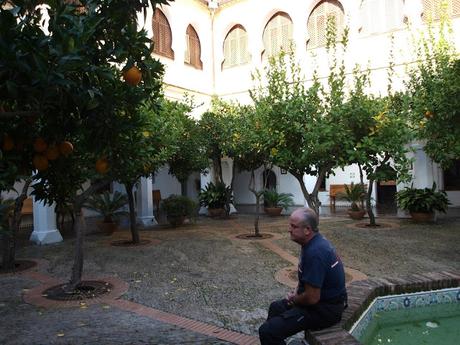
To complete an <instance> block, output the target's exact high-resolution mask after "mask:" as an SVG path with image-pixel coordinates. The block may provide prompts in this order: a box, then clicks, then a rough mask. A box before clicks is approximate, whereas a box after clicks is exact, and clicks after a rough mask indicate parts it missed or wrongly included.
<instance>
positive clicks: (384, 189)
mask: <svg viewBox="0 0 460 345" xmlns="http://www.w3.org/2000/svg"><path fill="white" fill-rule="evenodd" d="M377 207H378V208H379V209H380V210H382V211H388V212H390V211H391V212H394V211H395V210H397V205H396V182H395V181H378V182H377Z"/></svg>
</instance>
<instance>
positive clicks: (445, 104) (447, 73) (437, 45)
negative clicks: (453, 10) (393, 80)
mask: <svg viewBox="0 0 460 345" xmlns="http://www.w3.org/2000/svg"><path fill="white" fill-rule="evenodd" d="M443 12H444V13H443V14H442V15H441V21H440V23H439V26H438V32H436V33H435V32H434V27H433V26H431V25H429V26H428V32H427V34H425V35H424V36H422V37H421V39H420V42H419V43H418V46H417V50H416V51H417V64H416V66H415V67H414V68H413V69H412V70H411V71H410V73H409V80H408V82H407V87H408V92H409V95H410V97H411V102H410V107H409V115H410V119H411V120H412V126H413V128H414V129H415V130H416V133H417V136H418V139H420V140H422V141H423V143H424V144H425V147H424V150H425V152H426V153H427V155H428V156H429V157H430V158H431V159H433V160H434V161H435V162H437V163H439V164H440V165H441V166H442V167H443V168H449V166H451V165H452V163H453V162H454V161H455V160H457V159H460V60H459V59H458V55H457V53H456V50H455V46H454V44H453V42H452V41H451V39H450V36H449V32H450V29H451V28H450V25H449V21H448V18H447V16H446V11H445V10H444V11H443Z"/></svg>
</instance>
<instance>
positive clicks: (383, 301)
mask: <svg viewBox="0 0 460 345" xmlns="http://www.w3.org/2000/svg"><path fill="white" fill-rule="evenodd" d="M448 303H460V288H458V287H456V288H451V289H443V290H435V291H424V292H416V293H410V294H402V295H391V296H383V297H377V298H376V299H375V300H374V301H373V302H372V303H371V305H370V306H369V307H368V308H367V310H366V311H365V312H364V313H363V314H362V315H361V317H360V318H359V320H358V321H357V322H356V323H355V324H354V325H353V327H352V328H351V330H350V333H351V335H353V336H354V337H355V338H357V339H360V338H361V336H362V335H363V333H364V331H365V330H366V328H367V327H368V326H369V324H370V322H371V321H372V319H373V318H374V317H375V315H376V314H377V313H378V312H381V311H388V310H398V309H411V308H418V307H424V306H427V305H433V304H448Z"/></svg>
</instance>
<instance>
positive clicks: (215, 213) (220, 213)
mask: <svg viewBox="0 0 460 345" xmlns="http://www.w3.org/2000/svg"><path fill="white" fill-rule="evenodd" d="M208 214H209V216H210V217H211V218H220V217H224V216H225V210H224V209H223V208H208Z"/></svg>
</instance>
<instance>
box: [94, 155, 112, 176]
mask: <svg viewBox="0 0 460 345" xmlns="http://www.w3.org/2000/svg"><path fill="white" fill-rule="evenodd" d="M96 171H97V172H98V173H99V174H105V173H107V171H109V161H108V160H107V159H106V158H99V159H98V160H97V161H96Z"/></svg>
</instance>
